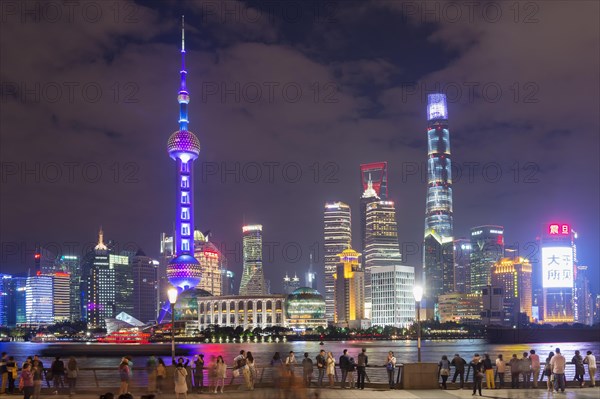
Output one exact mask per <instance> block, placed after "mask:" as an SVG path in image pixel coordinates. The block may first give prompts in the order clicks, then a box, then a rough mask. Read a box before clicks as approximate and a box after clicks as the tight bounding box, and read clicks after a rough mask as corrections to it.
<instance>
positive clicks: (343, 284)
mask: <svg viewBox="0 0 600 399" xmlns="http://www.w3.org/2000/svg"><path fill="white" fill-rule="evenodd" d="M360 255H361V254H359V253H358V252H356V251H355V250H353V249H352V248H347V249H345V250H344V251H342V253H340V254H338V259H339V261H338V264H337V267H336V272H335V274H334V276H333V277H334V281H335V285H334V293H335V324H336V325H337V326H338V327H343V328H361V326H362V322H363V319H364V318H365V316H364V315H365V308H364V304H365V296H364V284H365V281H364V279H365V277H364V276H365V273H364V272H363V271H362V268H361V267H360V262H359V260H358V258H359V256H360Z"/></svg>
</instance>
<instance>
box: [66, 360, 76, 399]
mask: <svg viewBox="0 0 600 399" xmlns="http://www.w3.org/2000/svg"><path fill="white" fill-rule="evenodd" d="M78 374H79V366H78V365H77V360H75V358H74V357H73V356H71V357H70V358H69V362H68V363H67V384H68V385H69V395H70V396H73V395H75V387H76V386H77V375H78Z"/></svg>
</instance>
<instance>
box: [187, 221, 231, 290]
mask: <svg viewBox="0 0 600 399" xmlns="http://www.w3.org/2000/svg"><path fill="white" fill-rule="evenodd" d="M194 242H195V257H196V259H198V260H199V261H200V264H201V265H202V281H200V284H198V286H197V288H200V289H202V290H205V291H208V292H210V293H211V294H212V295H214V296H219V295H222V292H221V288H222V284H221V277H222V272H221V271H222V270H224V269H227V259H226V258H225V257H224V256H223V254H222V253H221V251H220V250H219V249H218V248H217V246H216V245H215V244H213V243H212V242H211V241H210V234H209V233H207V234H206V235H205V234H202V233H201V232H200V231H199V230H196V231H195V232H194Z"/></svg>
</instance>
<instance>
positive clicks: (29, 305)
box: [25, 272, 54, 326]
mask: <svg viewBox="0 0 600 399" xmlns="http://www.w3.org/2000/svg"><path fill="white" fill-rule="evenodd" d="M52 295H53V288H52V276H51V275H44V274H42V273H41V272H39V273H38V274H36V275H34V276H29V277H27V284H26V286H25V298H26V299H25V301H26V305H25V317H26V319H27V325H29V326H40V325H47V324H53V323H54V306H53V298H52Z"/></svg>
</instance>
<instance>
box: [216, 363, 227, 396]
mask: <svg viewBox="0 0 600 399" xmlns="http://www.w3.org/2000/svg"><path fill="white" fill-rule="evenodd" d="M216 373H217V374H216V375H217V384H216V386H215V393H217V392H219V385H220V386H221V393H223V389H225V377H226V376H227V365H226V364H225V360H223V356H221V355H219V356H217V368H216Z"/></svg>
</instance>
